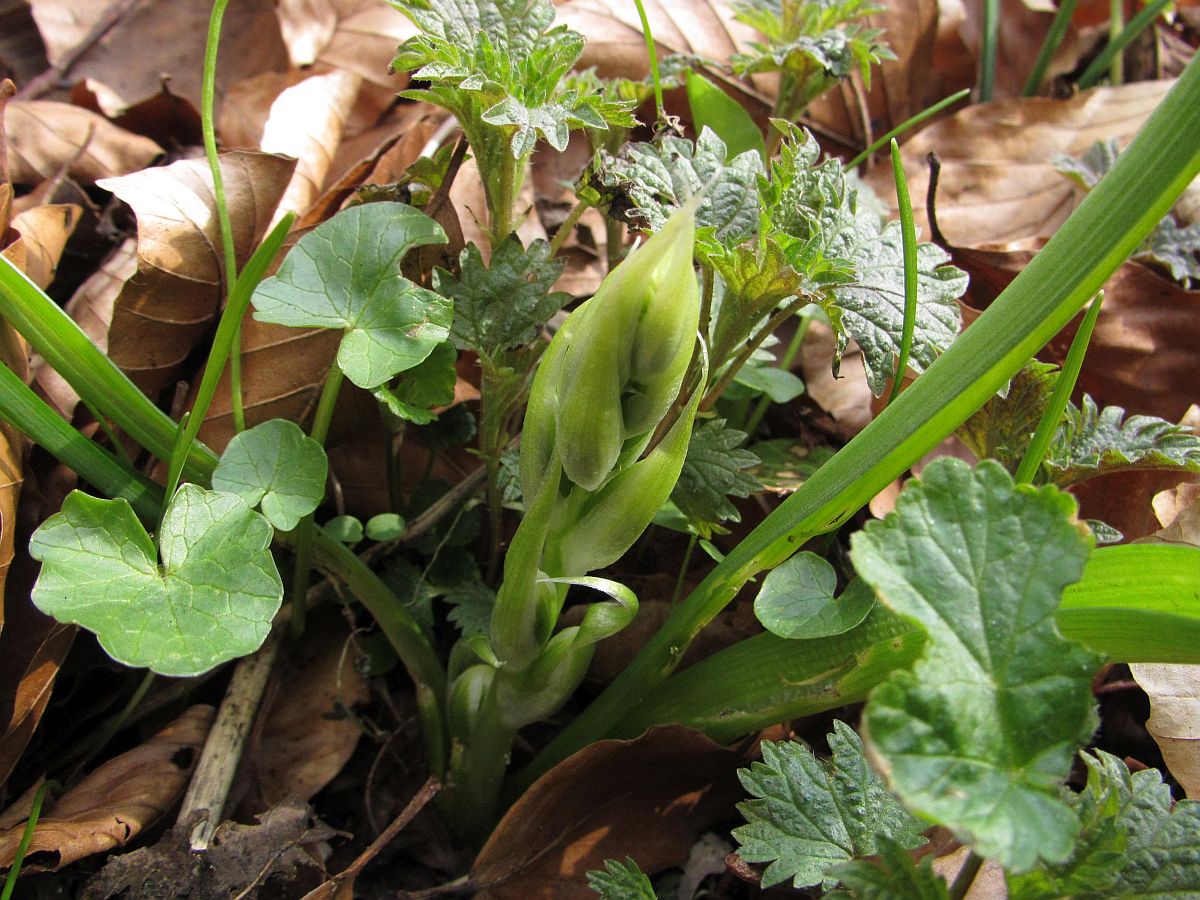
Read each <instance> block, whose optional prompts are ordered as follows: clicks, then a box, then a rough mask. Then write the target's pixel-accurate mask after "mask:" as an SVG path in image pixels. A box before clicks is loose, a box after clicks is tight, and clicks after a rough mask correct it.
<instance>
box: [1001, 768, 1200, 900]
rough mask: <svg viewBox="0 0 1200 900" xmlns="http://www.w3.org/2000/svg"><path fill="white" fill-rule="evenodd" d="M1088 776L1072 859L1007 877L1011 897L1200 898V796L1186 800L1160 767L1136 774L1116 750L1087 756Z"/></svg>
mask: <svg viewBox="0 0 1200 900" xmlns="http://www.w3.org/2000/svg"><path fill="white" fill-rule="evenodd" d="M1083 760H1084V762H1085V763H1087V766H1088V780H1087V785H1086V787H1085V788H1084V790H1083V792H1082V793H1080V794H1078V795H1076V797H1075V798H1074V806H1075V809H1076V811H1077V812H1078V813H1079V817H1080V819H1081V820H1082V822H1083V830H1082V832H1081V833H1080V835H1079V839H1078V841H1077V842H1076V844H1075V847H1074V849H1073V851H1072V853H1071V855H1070V857H1069V858H1068V859H1066V860H1064V861H1063V862H1061V863H1059V864H1056V865H1046V864H1043V865H1041V866H1039V867H1038V868H1036V869H1034V870H1033V871H1032V872H1029V873H1026V874H1023V875H1012V874H1010V875H1009V876H1008V878H1007V882H1008V890H1009V897H1011V898H1012V900H1052V898H1058V897H1067V896H1069V897H1072V898H1075V900H1125V898H1130V900H1132V898H1151V897H1153V898H1166V897H1194V896H1200V802H1196V801H1194V800H1181V801H1180V802H1179V803H1176V804H1174V809H1172V800H1171V790H1170V788H1169V787H1168V786H1167V785H1165V784H1163V782H1162V775H1161V774H1160V773H1159V772H1158V771H1157V770H1156V769H1145V770H1142V771H1140V772H1134V773H1130V771H1129V768H1128V767H1127V766H1126V765H1125V763H1124V762H1122V761H1121V760H1120V759H1118V758H1117V757H1115V756H1112V755H1110V754H1108V753H1105V752H1104V751H1098V752H1097V755H1096V756H1091V755H1089V754H1086V753H1085V754H1083Z"/></svg>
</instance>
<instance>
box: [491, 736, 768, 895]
mask: <svg viewBox="0 0 1200 900" xmlns="http://www.w3.org/2000/svg"><path fill="white" fill-rule="evenodd" d="M743 762H744V761H743V759H742V756H741V754H739V753H738V752H737V751H735V750H728V749H726V748H724V747H720V746H718V745H717V744H714V743H713V742H712V741H710V740H709V739H708V738H706V737H705V736H704V735H703V734H701V733H700V732H698V731H695V730H693V729H690V728H684V727H682V726H679V725H668V726H665V727H662V728H652V729H651V730H650V731H648V732H647V733H646V734H644V735H643V736H642V737H640V738H637V739H636V740H632V741H600V742H599V743H596V744H592V745H591V746H589V747H587V748H585V749H583V750H581V751H579V752H578V753H576V754H575V755H574V756H572V757H570V758H568V759H567V760H565V761H564V762H562V763H560V764H559V765H557V766H555V767H554V768H553V769H551V770H550V771H549V772H548V773H547V774H546V775H544V776H543V777H542V778H540V779H538V781H537V782H535V783H534V785H533V786H532V787H531V788H529V790H528V791H526V792H525V794H524V795H523V796H522V797H521V798H520V799H519V800H518V801H517V802H516V803H515V804H514V805H513V806H512V808H511V809H510V810H509V811H508V812H507V813H506V814H505V816H504V818H503V819H501V821H500V824H499V825H497V826H496V830H495V831H494V832H492V836H491V837H490V838H489V839H488V842H487V843H486V844H485V845H484V847H483V849H482V850H481V851H480V852H479V856H478V857H476V859H475V864H474V866H473V867H472V880H473V881H474V882H475V883H476V884H477V885H478V887H479V888H480V893H479V894H477V895H476V896H478V897H479V898H481V900H482V898H488V900H510V898H511V900H518V898H519V900H537V898H546V900H550V898H555V900H572V898H580V900H582V898H585V897H594V896H595V892H593V891H591V890H590V889H589V888H588V887H587V883H586V881H585V874H586V872H587V871H588V870H589V869H595V868H601V867H602V866H603V864H604V860H606V859H625V857H627V856H630V857H632V858H633V859H634V860H636V861H637V863H638V865H639V866H641V868H642V869H643V870H644V871H647V872H651V873H653V872H657V871H659V870H661V869H664V868H668V867H670V866H677V865H682V864H683V863H684V861H685V860H687V857H688V853H689V851H690V850H691V848H692V845H693V843H694V842H695V840H696V837H697V836H698V835H700V834H703V833H704V832H705V831H706V830H707V829H708V828H709V827H710V826H711V825H712V824H714V823H715V822H719V821H721V820H722V819H724V818H726V817H728V816H730V815H731V814H732V812H733V804H734V803H735V802H736V801H737V800H738V799H740V798H741V797H742V790H741V787H740V785H739V784H738V780H737V777H736V775H735V772H736V769H737V767H738V766H739V765H740V764H742V763H743Z"/></svg>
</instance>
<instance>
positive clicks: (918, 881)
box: [827, 837, 950, 900]
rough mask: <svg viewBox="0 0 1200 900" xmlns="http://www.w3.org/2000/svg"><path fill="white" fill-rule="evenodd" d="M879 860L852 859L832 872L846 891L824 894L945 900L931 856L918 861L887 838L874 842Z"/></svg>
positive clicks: (862, 899)
mask: <svg viewBox="0 0 1200 900" xmlns="http://www.w3.org/2000/svg"><path fill="white" fill-rule="evenodd" d="M876 850H877V851H878V854H879V859H878V860H877V861H875V862H868V861H866V860H854V861H853V862H848V863H844V864H843V865H840V866H838V867H837V868H836V869H834V870H833V872H832V875H833V877H834V878H837V879H840V880H841V882H842V887H843V888H844V889H846V891H847V892H843V891H837V892H836V893H833V894H828V895H827V896H828V897H830V898H845V897H854V898H856V900H949V897H950V892H949V890H948V888H947V887H946V882H945V881H944V880H943V879H942V877H941V876H940V875H938V874H937V872H935V871H933V857H932V856H926V857H925V858H924V859H922V860H921V861H920V862H917V861H915V860H914V859H913V858H912V854H911V853H909V852H908V851H907V850H905V849H904V847H902V846H901V845H899V844H897V843H896V842H895V841H893V840H891V839H890V838H886V837H881V838H879V839H878V840H877V841H876Z"/></svg>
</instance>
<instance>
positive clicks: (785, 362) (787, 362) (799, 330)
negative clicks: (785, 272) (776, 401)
mask: <svg viewBox="0 0 1200 900" xmlns="http://www.w3.org/2000/svg"><path fill="white" fill-rule="evenodd" d="M810 305H811V304H810ZM796 318H798V319H799V320H800V321H799V322H798V323H797V325H796V333H795V334H793V335H792V340H791V342H790V343H789V344H788V346H787V350H786V351H784V354H783V358H782V359H781V360H779V366H778V368H780V369H782V370H783V371H784V372H787V371H790V370H791V368H792V363H794V362H795V361H796V356H797V355H798V354H799V353H800V348H801V347H802V346H804V337H805V335H807V334H808V326H809V325H810V324H812V320H813V313H810V312H805V311H804V310H803V309H802V310H801V311H800V312H799V313H798V314H797V316H796ZM770 406H771V398H770V397H767V396H763V397H760V398H759V400H758V405H757V406H756V407H755V408H754V412H753V413H752V414H751V416H750V418H749V419H747V420H746V427H745V428H743V429H742V430H743V431H745V432H746V434H748V435H752V434H754V432H755V431H756V430H757V429H758V426H759V423H760V422H762V420H763V416H765V415H766V414H767V410H768V409H769V408H770Z"/></svg>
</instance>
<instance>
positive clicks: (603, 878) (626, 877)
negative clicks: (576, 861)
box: [587, 858, 658, 900]
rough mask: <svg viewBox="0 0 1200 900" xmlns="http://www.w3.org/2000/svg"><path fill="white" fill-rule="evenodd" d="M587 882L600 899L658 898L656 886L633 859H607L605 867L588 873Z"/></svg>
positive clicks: (630, 899) (643, 899) (641, 899)
mask: <svg viewBox="0 0 1200 900" xmlns="http://www.w3.org/2000/svg"><path fill="white" fill-rule="evenodd" d="M587 883H588V887H590V888H591V889H592V890H593V891H595V892H596V893H597V894H599V895H600V900H657V898H658V894H656V893H654V886H653V885H652V884H651V883H650V879H649V878H647V877H646V873H645V872H643V871H642V870H641V869H639V868H638V864H637V863H635V862H634V861H633V860H632V859H629V858H626V860H625V862H619V861H618V860H615V859H606V860H605V861H604V868H603V869H592V870H591V871H589V872H588V873H587Z"/></svg>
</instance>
